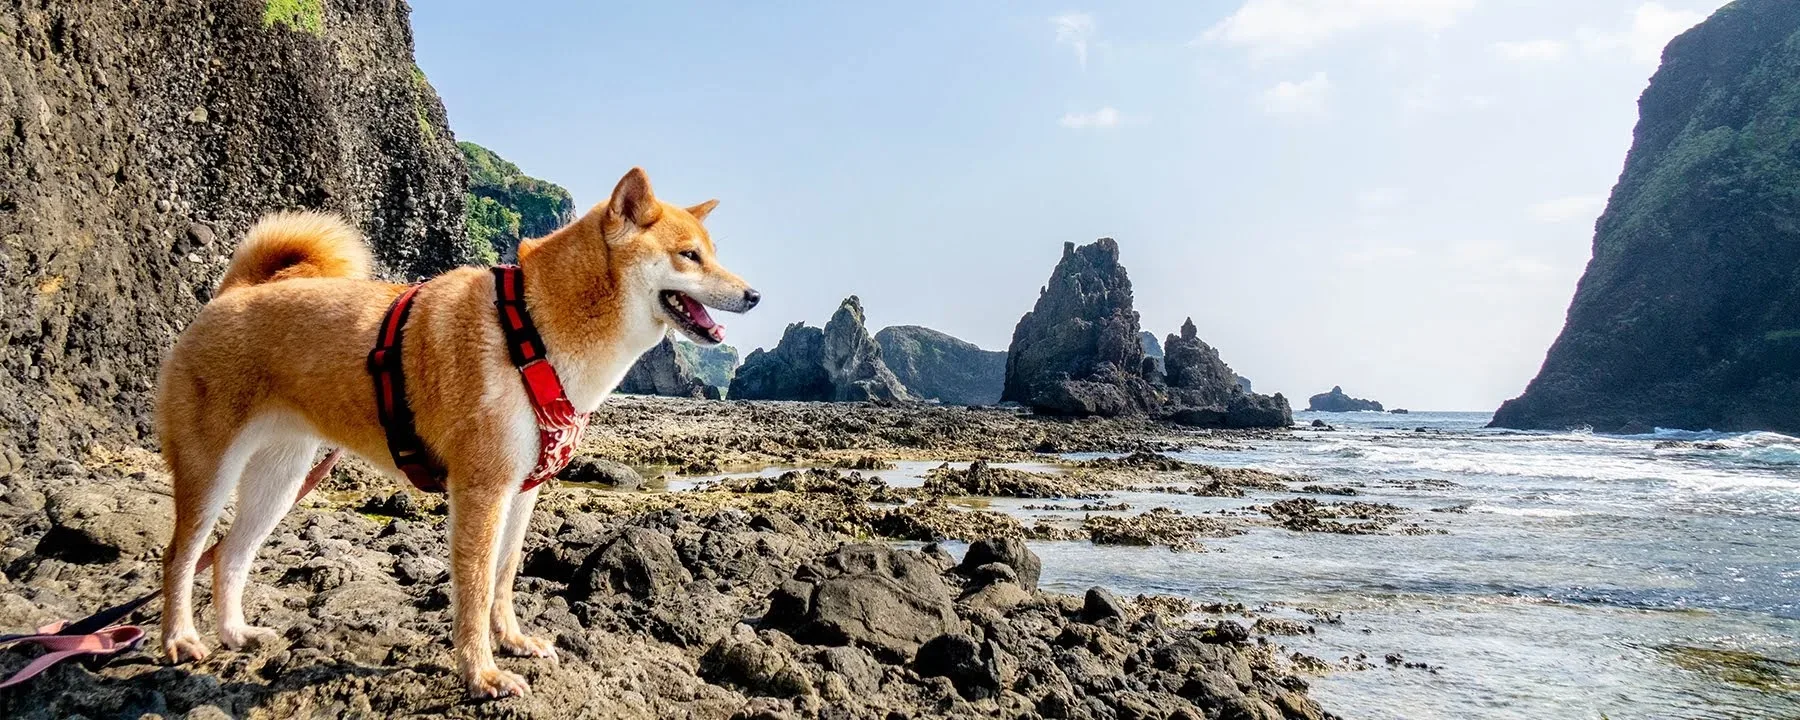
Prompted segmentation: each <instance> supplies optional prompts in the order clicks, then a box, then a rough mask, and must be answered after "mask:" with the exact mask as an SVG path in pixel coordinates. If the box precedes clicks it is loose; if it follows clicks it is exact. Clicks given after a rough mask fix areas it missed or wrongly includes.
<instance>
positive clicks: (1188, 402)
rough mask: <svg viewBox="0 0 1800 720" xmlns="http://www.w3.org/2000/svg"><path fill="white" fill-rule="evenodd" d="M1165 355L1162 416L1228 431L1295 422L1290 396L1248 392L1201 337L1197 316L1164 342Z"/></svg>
mask: <svg viewBox="0 0 1800 720" xmlns="http://www.w3.org/2000/svg"><path fill="white" fill-rule="evenodd" d="M1163 352H1164V357H1163V366H1164V369H1165V370H1166V371H1167V378H1166V381H1165V382H1166V383H1167V385H1168V389H1167V390H1166V391H1165V393H1166V396H1165V397H1166V399H1165V403H1166V404H1165V407H1164V409H1163V415H1164V416H1166V417H1167V418H1168V419H1169V420H1172V421H1174V422H1178V423H1182V424H1184V425H1196V426H1202V427H1228V428H1257V427H1287V426H1289V425H1292V424H1294V414H1293V411H1292V409H1291V408H1289V407H1288V402H1287V398H1285V397H1283V396H1282V395H1281V394H1280V393H1276V394H1275V395H1273V396H1270V395H1256V394H1253V393H1250V392H1247V391H1245V390H1244V387H1243V384H1241V383H1240V380H1241V379H1240V378H1239V377H1238V374H1237V373H1235V372H1232V370H1231V366H1230V365H1226V364H1225V360H1224V359H1223V358H1221V357H1219V351H1218V350H1215V349H1213V347H1212V346H1211V345H1208V344H1206V341H1204V340H1201V339H1200V336H1199V331H1198V330H1196V329H1195V327H1194V320H1193V318H1188V319H1187V321H1186V322H1183V323H1182V324H1181V334H1180V335H1170V336H1169V337H1168V339H1167V340H1165V341H1163Z"/></svg>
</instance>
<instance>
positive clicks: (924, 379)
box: [875, 325, 1006, 405]
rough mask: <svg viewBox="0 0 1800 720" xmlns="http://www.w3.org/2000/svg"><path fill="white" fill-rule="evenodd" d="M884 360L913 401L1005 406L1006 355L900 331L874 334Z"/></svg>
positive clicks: (913, 328)
mask: <svg viewBox="0 0 1800 720" xmlns="http://www.w3.org/2000/svg"><path fill="white" fill-rule="evenodd" d="M875 343H876V344H878V345H880V346H881V355H882V359H883V360H884V361H885V362H886V363H887V366H888V367H889V368H890V369H892V370H893V371H894V375H895V376H896V377H898V378H900V382H901V383H902V384H904V385H905V386H906V389H907V391H908V392H910V393H912V394H913V395H915V396H917V397H920V398H926V399H931V400H937V401H939V402H943V403H948V404H951V405H992V404H994V403H997V402H1000V389H1001V387H1002V386H1003V385H1005V383H1006V353H1004V352H1000V351H997V350H983V349H981V348H979V347H976V346H975V344H974V343H970V342H965V341H963V340H959V339H957V338H954V337H951V336H949V335H945V334H944V333H941V332H938V331H936V330H932V329H931V328H924V327H919V326H917V325H897V326H894V327H890V328H883V329H882V331H881V332H878V333H875Z"/></svg>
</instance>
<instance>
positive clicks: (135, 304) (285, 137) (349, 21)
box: [0, 0, 477, 455]
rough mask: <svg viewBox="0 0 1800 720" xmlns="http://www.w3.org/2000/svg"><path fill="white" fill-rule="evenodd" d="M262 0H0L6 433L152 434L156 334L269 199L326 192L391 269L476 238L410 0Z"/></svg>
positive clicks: (202, 290)
mask: <svg viewBox="0 0 1800 720" xmlns="http://www.w3.org/2000/svg"><path fill="white" fill-rule="evenodd" d="M264 6H265V3H260V2H230V3H214V2H204V1H202V0H162V1H158V2H131V3H120V2H95V1H92V0H62V1H59V2H51V3H9V4H8V5H7V7H6V9H5V10H0V88H4V90H3V91H0V97H4V98H5V99H4V100H0V127H5V128H6V130H5V131H4V132H0V238H3V239H4V240H0V275H3V276H4V277H5V278H6V282H5V283H4V284H3V285H0V337H3V338H4V342H0V398H4V399H0V428H6V429H7V430H6V431H5V432H4V433H0V434H6V435H10V436H11V437H10V439H8V438H5V437H0V455H3V454H4V453H5V452H7V450H6V448H5V446H6V445H9V444H10V445H12V446H14V447H16V448H18V450H19V451H21V452H24V453H26V454H30V453H33V452H38V451H45V452H71V451H73V450H74V449H75V448H77V447H81V446H85V445H86V444H88V443H90V442H92V441H93V440H95V439H107V440H123V441H125V442H130V443H137V442H141V441H143V440H144V439H145V438H148V437H149V436H150V435H151V428H150V427H149V420H150V403H151V389H152V386H153V384H154V381H155V377H156V368H157V364H158V362H159V361H160V360H161V359H162V355H163V350H164V349H165V348H166V347H167V346H168V345H169V343H170V342H171V341H172V340H173V338H174V337H175V335H176V333H177V332H178V331H179V330H180V329H181V328H182V327H184V326H185V325H186V324H187V322H188V321H189V320H190V319H192V318H193V316H194V314H195V313H196V312H198V311H199V309H200V306H201V304H202V303H204V302H205V301H206V299H207V298H208V297H209V296H210V294H211V290H212V287H213V285H214V283H215V282H216V280H217V278H218V276H219V274H220V273H221V272H222V271H223V269H224V261H225V259H226V257H228V256H229V254H230V253H231V251H232V249H233V247H234V246H235V243H236V242H237V240H238V238H239V237H241V235H242V233H243V231H244V230H246V229H247V228H249V226H250V225H251V223H253V222H255V221H256V219H257V218H259V217H260V216H262V215H263V214H265V213H268V212H270V211H274V210H282V209H291V208H323V209H327V210H331V211H334V212H337V213H340V214H342V215H343V216H345V217H346V218H348V219H349V220H350V222H351V223H352V224H353V225H355V226H357V227H358V228H360V229H361V230H362V232H363V233H364V234H366V235H367V236H368V237H369V239H370V240H371V243H372V245H373V247H374V250H375V254H376V257H377V258H378V259H379V260H380V262H381V264H382V265H383V266H385V268H386V269H387V271H388V272H390V273H391V274H392V275H394V276H396V277H406V278H414V277H419V276H422V275H428V274H433V273H437V272H440V271H443V270H447V269H449V268H452V267H455V266H457V265H460V264H465V263H470V262H473V261H475V260H476V257H477V256H476V254H475V253H474V252H473V251H472V249H471V248H470V247H469V246H468V243H467V242H466V239H465V236H464V231H463V183H464V170H463V162H462V156H461V154H460V153H459V152H458V151H457V149H456V146H455V144H454V142H453V138H452V136H451V134H450V130H449V128H448V127H447V126H446V124H445V119H444V109H443V105H442V104H441V103H440V102H439V101H438V98H437V95H436V93H434V92H433V91H432V89H431V86H430V84H429V83H427V82H426V81H425V78H424V76H423V75H422V74H420V72H419V70H418V69H417V68H416V67H415V66H414V65H413V62H412V57H413V53H412V31H411V28H410V27H409V25H408V17H407V15H408V12H409V11H408V7H407V5H406V4H404V3H379V2H376V3H370V2H350V3H338V2H332V3H316V2H315V3H312V5H311V7H312V8H314V9H315V11H316V12H318V13H319V16H318V17H317V18H316V21H317V23H316V24H312V23H309V22H300V21H294V22H283V21H279V20H278V21H275V22H266V21H265V15H264V10H265V8H264ZM270 6H271V7H273V4H270Z"/></svg>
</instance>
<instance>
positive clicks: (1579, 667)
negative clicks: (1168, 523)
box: [996, 412, 1800, 720]
mask: <svg viewBox="0 0 1800 720" xmlns="http://www.w3.org/2000/svg"><path fill="white" fill-rule="evenodd" d="M1315 419H1319V420H1323V421H1325V422H1326V423H1329V424H1331V425H1333V426H1335V427H1336V428H1337V431H1336V432H1313V431H1305V432H1297V433H1296V439H1294V440H1282V441H1259V442H1253V443H1250V445H1251V449H1249V450H1243V451H1205V450H1197V451H1193V452H1187V453H1180V454H1178V456H1179V457H1182V458H1183V459H1186V460H1191V461H1196V462H1205V463H1211V464H1215V465H1222V466H1233V467H1255V468H1260V469H1265V470H1277V471H1283V472H1293V473H1304V474H1308V475H1315V476H1317V477H1319V478H1320V480H1321V482H1322V484H1328V485H1349V484H1354V485H1357V486H1358V487H1357V489H1358V490H1359V492H1360V495H1359V496H1357V497H1355V498H1330V497H1319V498H1318V499H1320V500H1322V501H1324V500H1348V499H1354V500H1361V501H1368V502H1386V503H1393V504H1395V505H1400V506H1402V507H1407V508H1413V509H1417V510H1419V511H1422V512H1421V513H1420V514H1419V516H1417V517H1419V518H1420V520H1421V522H1422V524H1423V525H1424V526H1425V527H1427V528H1430V529H1435V530H1442V531H1444V532H1445V534H1441V535H1437V534H1434V535H1359V536H1342V535H1321V534H1315V533H1296V532H1291V531H1288V530H1283V529H1276V528H1259V529H1253V530H1252V531H1251V532H1250V533H1248V534H1246V535H1241V536H1237V537H1231V538H1223V539H1208V540H1206V541H1205V542H1206V544H1207V546H1208V547H1209V548H1211V549H1213V550H1215V551H1216V552H1209V553H1203V554H1192V553H1188V554H1177V553H1170V552H1167V551H1158V550H1145V549H1138V548H1116V547H1100V546H1095V545H1091V544H1088V543H1072V542H1070V543H1036V544H1034V547H1035V548H1036V549H1037V551H1038V552H1039V554H1040V555H1042V556H1043V558H1044V571H1045V578H1044V582H1045V584H1046V585H1047V586H1049V587H1050V588H1052V589H1057V590H1062V591H1069V592H1078V591H1081V590H1083V589H1085V588H1087V587H1088V586H1091V585H1105V586H1109V587H1113V588H1117V589H1118V590H1121V591H1123V592H1126V593H1137V592H1144V593H1165V594H1174V595H1182V596H1186V597H1191V598H1194V599H1196V600H1202V601H1205V602H1237V603H1242V604H1244V605H1246V606H1249V607H1251V608H1258V607H1264V606H1266V607H1267V609H1268V610H1269V611H1271V612H1273V613H1274V614H1277V615H1283V614H1285V615H1291V616H1292V617H1294V618H1295V619H1310V618H1312V617H1313V615H1309V614H1307V613H1305V612H1304V610H1306V609H1310V610H1312V611H1313V612H1314V613H1320V614H1324V615H1326V616H1327V617H1333V618H1337V617H1341V622H1335V623H1323V624H1316V625H1314V627H1315V628H1316V634H1314V635H1300V636H1293V637H1285V638H1278V640H1279V642H1280V643H1281V644H1282V645H1283V646H1284V647H1286V648H1288V649H1290V650H1293V651H1298V652H1303V653H1306V654H1308V655H1312V656H1316V657H1319V658H1322V659H1325V660H1328V661H1333V662H1334V663H1336V664H1339V665H1340V666H1341V665H1344V664H1345V663H1343V662H1342V660H1343V659H1344V658H1346V657H1350V658H1357V657H1362V658H1366V659H1364V660H1362V661H1361V662H1360V663H1358V664H1360V665H1367V666H1370V667H1369V668H1368V669H1361V670H1338V671H1335V672H1331V673H1328V674H1326V675H1324V676H1322V677H1319V678H1317V679H1316V680H1315V681H1314V682H1313V694H1314V697H1315V698H1317V699H1318V700H1319V701H1320V702H1321V703H1323V704H1324V705H1325V706H1326V707H1327V708H1328V709H1331V710H1333V711H1334V712H1337V713H1339V714H1341V715H1343V716H1345V717H1347V718H1393V719H1395V720H1398V719H1401V718H1405V719H1407V720H1427V719H1431V718H1446V719H1448V718H1475V717H1479V718H1533V719H1539V718H1591V719H1593V720H1598V719H1599V718H1609V719H1610V720H1625V719H1628V718H1656V719H1663V718H1670V719H1672V718H1746V719H1748V718H1757V719H1759V720H1760V719H1763V718H1796V717H1800V440H1796V439H1795V438H1792V437H1787V436H1783V435H1777V434H1773V433H1744V434H1725V433H1709V432H1677V431H1660V432H1657V433H1655V434H1652V435H1642V436H1631V437H1619V436H1602V435H1595V434H1592V433H1523V432H1515V431H1504V430H1489V429H1485V428H1483V427H1482V426H1483V425H1485V424H1486V423H1487V421H1488V419H1489V414H1487V413H1424V412H1415V413H1412V414H1409V415H1387V414H1381V413H1300V414H1299V415H1298V416H1297V418H1296V420H1297V421H1298V422H1299V423H1300V424H1301V425H1307V424H1310V423H1311V421H1313V420H1315ZM1289 496H1290V495H1287V494H1284V493H1265V494H1260V495H1253V496H1252V497H1248V498H1241V499H1229V498H1194V497H1188V496H1181V495H1173V496H1171V495H1147V494H1134V493H1120V494H1119V499H1122V500H1124V501H1126V502H1128V503H1131V504H1132V505H1133V506H1134V509H1137V510H1141V509H1147V508H1149V507H1152V506H1154V505H1169V506H1172V507H1176V508H1180V509H1182V510H1184V511H1188V512H1199V511H1205V510H1216V509H1220V508H1234V507H1247V506H1249V505H1254V504H1266V503H1268V502H1269V501H1271V500H1276V499H1281V498H1282V497H1289ZM996 504H999V503H996ZM1442 510H1454V511H1451V512H1434V511H1442ZM1022 514H1030V513H1022ZM1390 654H1394V655H1398V656H1399V663H1398V664H1395V665H1390V664H1389V663H1388V662H1387V656H1388V655H1390ZM1409 663H1410V664H1415V665H1417V664H1423V665H1425V666H1427V667H1426V668H1417V667H1414V668H1409V667H1406V665H1407V664H1409Z"/></svg>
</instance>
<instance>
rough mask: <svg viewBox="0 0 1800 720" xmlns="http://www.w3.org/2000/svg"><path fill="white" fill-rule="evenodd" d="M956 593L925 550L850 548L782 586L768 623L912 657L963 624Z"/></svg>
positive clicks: (803, 636)
mask: <svg viewBox="0 0 1800 720" xmlns="http://www.w3.org/2000/svg"><path fill="white" fill-rule="evenodd" d="M802 578H804V579H802ZM952 597H954V595H953V593H952V592H951V589H950V587H949V585H948V584H947V583H945V582H944V580H943V578H942V577H941V576H940V574H939V571H938V568H937V565H935V564H934V563H933V562H932V561H931V560H929V559H927V558H926V557H925V556H924V555H921V554H919V553H917V552H914V551H910V550H893V549H890V548H888V547H886V546H883V545H846V546H844V547H842V548H839V549H838V551H837V552H835V553H832V554H830V555H828V556H825V557H824V558H821V559H820V560H819V561H818V562H815V563H813V564H811V565H808V566H806V567H805V568H802V572H801V573H799V574H797V576H796V579H795V580H792V581H789V582H788V583H784V584H783V585H782V586H781V587H780V588H778V589H777V590H776V593H775V595H773V596H771V598H770V603H771V610H770V612H769V614H768V616H766V617H765V619H764V624H765V625H769V626H772V627H774V628H775V629H779V630H782V631H784V632H787V633H788V634H789V635H792V636H793V637H794V638H795V639H797V640H800V641H802V642H809V643H817V644H823V645H855V646H859V647H863V648H866V649H868V650H870V651H872V652H874V653H876V654H877V655H879V656H882V657H887V658H908V657H911V656H912V654H913V653H914V652H915V651H917V650H918V649H919V646H920V645H921V644H923V643H924V642H925V641H927V640H930V639H932V638H934V637H937V636H939V635H942V634H944V633H946V632H950V631H952V630H955V629H956V628H958V627H959V626H960V623H959V622H958V620H957V618H956V611H955V609H954V608H953V607H952V606H951V599H952ZM778 608H779V609H778Z"/></svg>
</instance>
